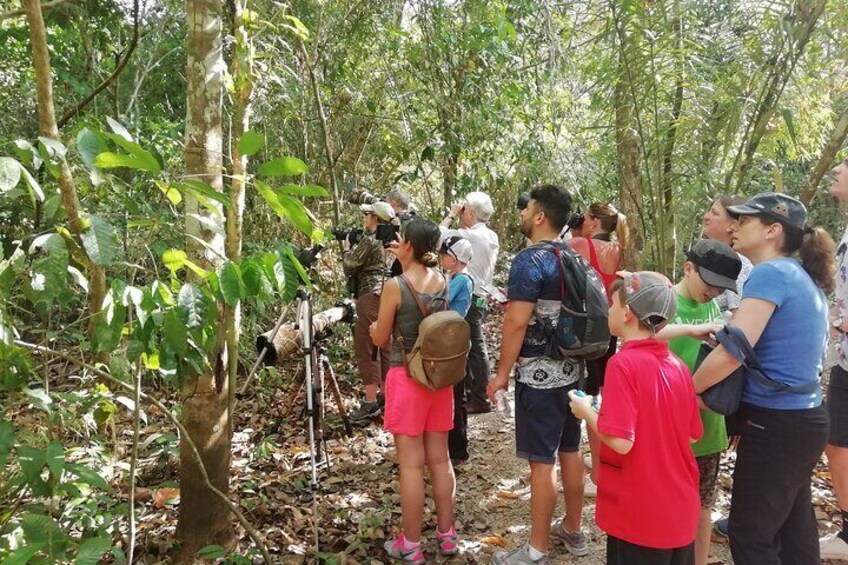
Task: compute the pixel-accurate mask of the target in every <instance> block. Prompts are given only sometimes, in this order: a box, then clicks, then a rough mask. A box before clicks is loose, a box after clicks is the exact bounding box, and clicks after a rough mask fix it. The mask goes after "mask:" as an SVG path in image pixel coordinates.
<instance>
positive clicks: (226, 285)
mask: <svg viewBox="0 0 848 565" xmlns="http://www.w3.org/2000/svg"><path fill="white" fill-rule="evenodd" d="M218 283H219V285H220V289H221V296H222V297H223V298H224V302H226V303H227V305H229V306H235V305H236V304H238V301H239V300H241V299H242V298H243V297H244V295H245V288H244V282H242V280H241V271H240V270H239V267H238V265H236V264H235V263H233V262H232V261H227V262H226V263H224V264H223V265H222V266H221V268H220V269H219V270H218Z"/></svg>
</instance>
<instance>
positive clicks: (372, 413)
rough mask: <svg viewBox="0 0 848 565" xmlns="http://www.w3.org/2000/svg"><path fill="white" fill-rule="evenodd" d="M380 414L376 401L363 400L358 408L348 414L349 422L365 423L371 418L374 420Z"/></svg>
mask: <svg viewBox="0 0 848 565" xmlns="http://www.w3.org/2000/svg"><path fill="white" fill-rule="evenodd" d="M381 412H382V410H381V409H380V404H379V403H378V402H377V401H376V400H372V401H371V402H368V401H367V400H363V401H362V402H361V403H360V405H359V408H357V409H356V410H354V411H353V412H351V413H350V421H351V422H365V421H367V420H371V419H372V418H376V417H377V416H379V415H380V413H381Z"/></svg>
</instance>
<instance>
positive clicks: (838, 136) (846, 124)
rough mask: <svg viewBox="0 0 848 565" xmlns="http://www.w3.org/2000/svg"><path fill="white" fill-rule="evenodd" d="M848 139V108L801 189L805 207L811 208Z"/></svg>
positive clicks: (843, 112) (840, 117)
mask: <svg viewBox="0 0 848 565" xmlns="http://www.w3.org/2000/svg"><path fill="white" fill-rule="evenodd" d="M846 137H848V107H846V108H844V109H843V111H842V115H841V116H839V120H838V121H837V122H836V127H835V128H834V130H833V133H832V134H831V136H830V138H829V139H828V140H827V143H826V144H825V146H824V148H823V149H822V154H821V157H819V160H818V163H816V166H815V167H813V170H812V171H811V172H810V176H809V178H808V179H807V183H806V184H805V185H804V188H802V189H801V202H803V203H804V205H805V206H809V205H810V202H812V201H813V197H815V195H816V189H817V188H818V186H819V183H820V182H821V180H822V178H824V175H825V174H826V173H827V170H828V169H829V168H830V167H831V165H832V164H833V159H834V158H835V157H836V154H837V153H838V152H839V150H840V149H841V148H842V144H843V143H845V139H846Z"/></svg>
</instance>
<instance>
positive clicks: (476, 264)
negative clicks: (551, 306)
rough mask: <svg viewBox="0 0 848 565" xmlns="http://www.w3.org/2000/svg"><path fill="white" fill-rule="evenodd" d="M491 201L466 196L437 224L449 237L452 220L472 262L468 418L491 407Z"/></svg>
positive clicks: (494, 241)
mask: <svg viewBox="0 0 848 565" xmlns="http://www.w3.org/2000/svg"><path fill="white" fill-rule="evenodd" d="M494 211H495V208H494V206H492V199H491V198H490V197H489V195H488V194H486V193H484V192H469V193H468V194H467V195H466V196H465V200H463V201H461V202H458V203H456V204H454V205H453V206H451V211H450V213H449V214H448V215H447V216H445V218H444V219H443V220H442V223H441V224H440V226H439V227H440V228H441V230H442V237H443V238H444V237H447V236H448V235H450V232H451V230H450V228H451V225H452V224H453V222H454V220H457V219H458V220H459V229H458V233H459V235H461V236H462V237H464V238H465V239H467V240H468V241H469V242H470V243H471V248H472V250H473V258H472V259H471V260H470V262H469V263H468V267H467V273H468V274H469V275H471V278H472V279H473V280H474V296H473V297H472V300H471V307H470V308H469V309H468V315H467V316H466V317H465V320H466V321H467V322H468V325H469V326H470V327H471V351H470V352H469V354H468V368H467V369H466V374H465V386H466V392H467V395H468V396H467V403H468V404H467V411H468V414H480V413H484V412H490V411H491V410H492V406H491V404H489V400H488V398H487V397H486V387H487V386H488V384H489V375H490V369H489V354H488V351H487V350H486V341H485V338H484V337H483V321H484V320H485V319H486V311H487V307H488V301H487V299H486V291H485V289H486V288H487V287H490V285H491V284H492V277H493V276H494V274H495V263H496V262H497V260H498V251H499V250H500V243H499V241H498V234H496V233H495V232H494V231H492V230H491V229H489V226H488V225H486V222H488V221H489V218H490V217H491V216H492V214H493V213H494Z"/></svg>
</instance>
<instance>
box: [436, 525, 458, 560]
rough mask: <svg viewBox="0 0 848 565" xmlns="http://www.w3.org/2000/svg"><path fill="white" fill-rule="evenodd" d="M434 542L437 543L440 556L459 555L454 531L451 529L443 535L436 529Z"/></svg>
mask: <svg viewBox="0 0 848 565" xmlns="http://www.w3.org/2000/svg"><path fill="white" fill-rule="evenodd" d="M436 541H437V542H439V553H441V554H442V555H456V554H457V553H459V545H458V544H457V540H456V530H455V529H454V528H453V527H451V529H450V530H448V531H447V532H445V533H442V532H440V531H439V529H438V528H436Z"/></svg>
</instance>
